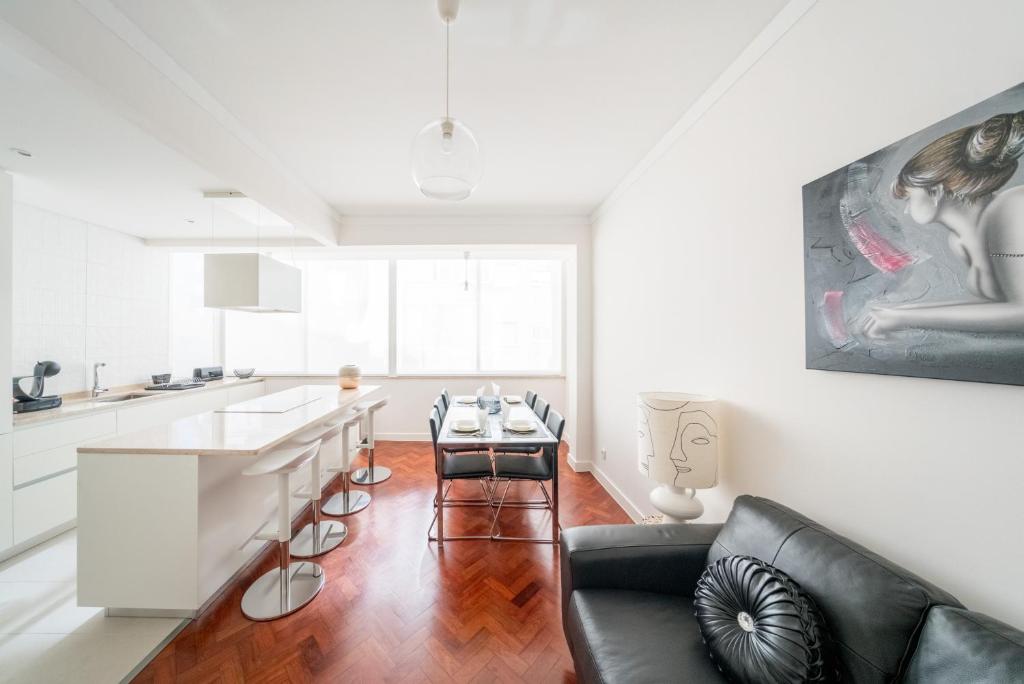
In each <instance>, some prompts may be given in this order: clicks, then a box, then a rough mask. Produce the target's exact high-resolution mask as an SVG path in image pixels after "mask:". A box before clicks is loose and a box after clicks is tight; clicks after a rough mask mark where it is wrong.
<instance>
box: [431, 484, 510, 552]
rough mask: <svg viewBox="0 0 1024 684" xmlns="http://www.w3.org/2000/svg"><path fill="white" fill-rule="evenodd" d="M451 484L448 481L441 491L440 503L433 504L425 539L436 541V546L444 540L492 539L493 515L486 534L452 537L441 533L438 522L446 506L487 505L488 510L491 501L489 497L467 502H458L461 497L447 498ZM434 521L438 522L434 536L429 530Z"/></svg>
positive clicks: (432, 527)
mask: <svg viewBox="0 0 1024 684" xmlns="http://www.w3.org/2000/svg"><path fill="white" fill-rule="evenodd" d="M453 484H454V483H453V482H448V485H447V486H446V487H445V488H444V492H443V494H442V497H441V505H440V506H438V505H436V504H435V506H434V517H433V519H431V521H430V527H428V528H427V541H436V542H437V543H438V546H441V545H442V544H443V543H444V542H446V541H464V540H474V539H475V540H489V539H492V536H491V531H492V530H493V529H494V518H493V517H492V518H491V527H490V528H488V530H487V534H467V535H458V536H454V537H445V536H444V535H443V534H442V528H441V525H440V523H441V521H442V520H443V518H442V517H441V516H442V515H443V512H442V511H443V509H444V508H445V507H446V506H449V507H451V506H460V507H461V506H487V508H488V510H490V503H491V502H490V499H489V498H487V499H483V500H482V501H477V502H473V503H468V504H465V503H459V502H461V501H463V499H455V500H450V499H448V492H449V491H450V490H451V488H452V485H453ZM484 493H485V494H486V493H487V490H486V489H485V490H484ZM435 523H438V528H437V530H438V533H437V536H436V537H435V536H432V535H431V534H430V532H431V530H433V529H434V524H435Z"/></svg>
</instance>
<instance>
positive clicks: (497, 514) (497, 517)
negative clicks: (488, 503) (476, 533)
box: [491, 479, 512, 539]
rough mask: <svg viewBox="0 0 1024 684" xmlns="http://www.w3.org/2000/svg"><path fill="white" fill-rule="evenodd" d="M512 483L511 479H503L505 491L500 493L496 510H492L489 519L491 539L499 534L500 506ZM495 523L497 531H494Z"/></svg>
mask: <svg viewBox="0 0 1024 684" xmlns="http://www.w3.org/2000/svg"><path fill="white" fill-rule="evenodd" d="M511 485H512V480H511V479H508V480H505V491H503V492H502V493H501V500H500V501H498V510H496V511H495V512H494V519H493V520H491V539H497V538H498V537H500V536H501V523H500V520H501V506H502V504H504V503H505V497H506V496H508V488H509V487H510V486H511ZM496 525H497V527H498V533H497V534H495V533H494V527H495V526H496Z"/></svg>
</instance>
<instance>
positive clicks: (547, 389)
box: [266, 375, 569, 441]
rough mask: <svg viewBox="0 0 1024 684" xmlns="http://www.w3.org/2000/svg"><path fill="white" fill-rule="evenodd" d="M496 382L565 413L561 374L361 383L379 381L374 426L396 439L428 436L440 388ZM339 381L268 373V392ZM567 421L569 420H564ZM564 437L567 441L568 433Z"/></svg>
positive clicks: (471, 390) (458, 389)
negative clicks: (383, 399)
mask: <svg viewBox="0 0 1024 684" xmlns="http://www.w3.org/2000/svg"><path fill="white" fill-rule="evenodd" d="M492 381H493V382H496V383H498V385H500V387H501V393H502V394H519V395H520V396H522V395H525V394H526V391H527V390H531V389H532V390H533V391H534V392H537V394H539V395H541V396H543V397H544V398H545V399H546V400H547V401H548V403H550V404H551V407H552V408H553V409H555V410H556V411H558V412H559V413H561V414H563V415H564V414H565V408H564V407H565V402H566V398H565V397H566V392H565V379H564V378H553V377H546V378H523V377H518V378H504V377H491V376H487V377H483V376H480V377H458V378H440V377H427V378H409V377H404V378H389V377H383V376H367V377H364V378H363V384H364V385H380V386H381V391H380V393H379V395H378V396H389V397H391V399H390V400H389V401H388V407H387V408H386V409H384V410H383V411H381V412H380V413H379V414H377V415H378V416H379V418H378V419H377V423H376V425H375V429H376V430H377V432H378V435H379V436H380V439H395V440H424V441H429V440H430V428H429V426H428V424H427V419H428V418H429V417H430V409H431V408H432V407H433V406H434V400H435V399H437V397H438V395H439V394H440V393H441V390H442V389H444V388H447V389H448V393H449V394H450V395H452V396H456V395H458V394H475V393H476V389H477V388H478V387H480V386H481V385H485V386H486V387H487V390H488V391H490V383H491V382H492ZM337 382H338V379H337V378H336V377H328V376H322V375H321V376H309V375H306V376H291V375H289V376H281V375H278V376H267V377H266V387H267V394H270V393H271V392H280V391H281V390H284V389H288V388H289V387H297V386H299V385H333V384H336V383H337ZM566 422H568V420H567V421H566ZM565 439H566V440H567V441H568V440H569V436H568V435H566V436H565Z"/></svg>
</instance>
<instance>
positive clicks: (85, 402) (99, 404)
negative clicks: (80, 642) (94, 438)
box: [14, 378, 263, 430]
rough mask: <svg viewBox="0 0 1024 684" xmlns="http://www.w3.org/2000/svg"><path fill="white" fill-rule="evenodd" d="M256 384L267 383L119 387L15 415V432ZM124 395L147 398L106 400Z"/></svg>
mask: <svg viewBox="0 0 1024 684" xmlns="http://www.w3.org/2000/svg"><path fill="white" fill-rule="evenodd" d="M256 382H263V378H245V379H242V378H224V379H223V380H211V381H210V382H207V383H206V385H205V386H203V387H193V388H192V389H186V390H151V391H147V390H145V389H144V388H145V385H138V386H136V387H134V388H133V387H119V388H118V389H117V391H111V392H107V393H105V394H103V395H101V396H100V397H99V398H98V399H92V398H82V399H66V400H65V401H64V403H63V404H61V405H60V406H58V407H57V408H52V409H46V410H43V411H33V412H31V413H15V414H14V429H15V430H17V429H18V428H23V427H28V426H36V425H39V424H41V423H47V422H50V421H54V420H63V419H65V418H78V417H79V416H86V415H89V414H93V413H102V412H104V411H114V410H116V409H118V408H123V407H129V406H139V405H141V404H148V403H150V402H154V401H160V400H166V399H170V398H173V397H187V396H189V395H192V394H198V393H201V392H212V391H214V390H218V389H223V388H225V387H239V386H241V385H250V384H252V383H256ZM123 394H144V395H145V396H143V397H139V398H138V399H126V400H124V401H102V400H103V399H110V398H112V397H117V396H121V395H123Z"/></svg>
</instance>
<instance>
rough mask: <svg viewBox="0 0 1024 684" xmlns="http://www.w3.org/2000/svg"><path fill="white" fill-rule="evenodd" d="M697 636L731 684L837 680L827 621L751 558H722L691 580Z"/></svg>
mask: <svg viewBox="0 0 1024 684" xmlns="http://www.w3.org/2000/svg"><path fill="white" fill-rule="evenodd" d="M693 607H694V613H695V615H696V616H697V623H698V624H699V625H700V632H701V635H702V636H703V637H704V643H705V644H707V646H708V650H709V651H710V652H711V658H712V660H714V662H715V664H716V665H717V666H718V669H719V670H721V671H722V674H724V675H725V676H726V677H727V678H728V679H729V681H732V682H742V683H744V684H746V683H748V682H749V683H751V684H753V683H755V682H756V683H757V684H767V683H769V682H771V683H774V682H830V681H836V679H837V676H836V670H835V668H834V667H833V665H832V662H831V660H832V659H831V654H830V648H829V645H830V640H829V638H828V633H827V631H826V629H825V621H824V619H822V617H821V614H820V613H819V612H818V607H817V606H816V605H815V604H814V601H813V600H812V599H811V597H810V596H808V595H807V594H805V593H804V592H803V591H802V590H801V589H800V587H799V585H797V583H796V582H794V581H793V580H792V579H790V578H789V577H788V576H787V575H786V574H785V573H783V572H782V571H781V570H779V569H778V568H775V567H772V566H771V565H769V564H768V563H765V562H764V561H760V560H758V559H756V558H751V557H750V556H728V557H726V558H723V559H721V560H719V561H717V562H716V563H714V564H713V565H711V566H709V567H708V568H707V569H706V570H705V571H704V574H703V575H701V577H700V579H699V580H698V581H697V589H696V592H695V594H694V600H693Z"/></svg>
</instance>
